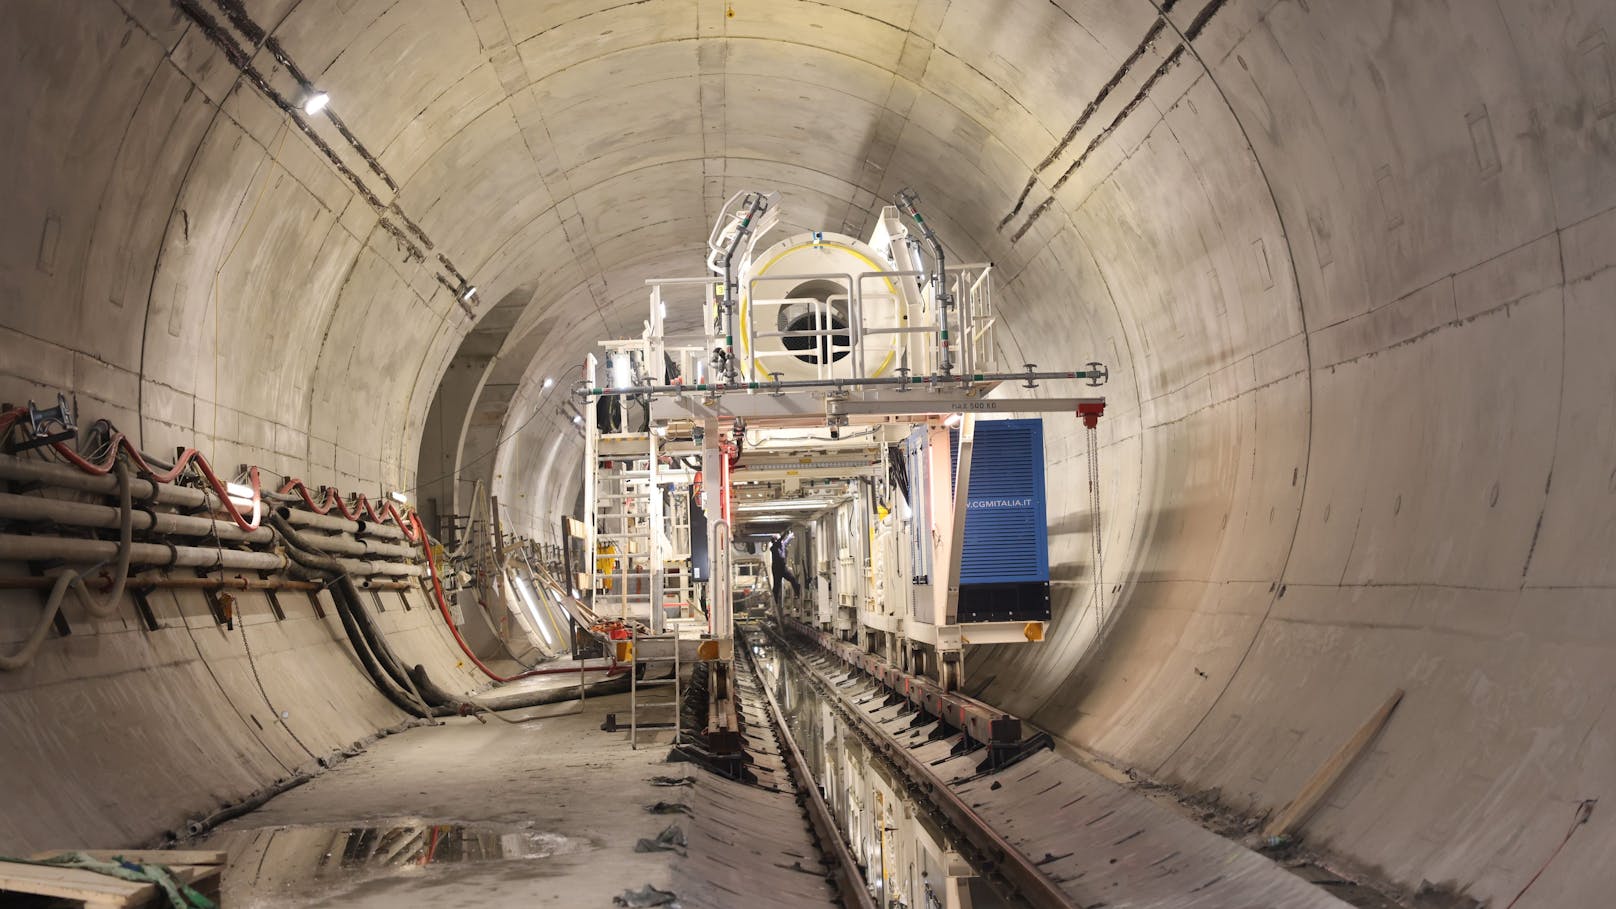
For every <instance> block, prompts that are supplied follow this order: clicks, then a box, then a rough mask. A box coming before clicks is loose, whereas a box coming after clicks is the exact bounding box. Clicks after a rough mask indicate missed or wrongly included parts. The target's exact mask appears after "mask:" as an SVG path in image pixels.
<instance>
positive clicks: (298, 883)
mask: <svg viewBox="0 0 1616 909" xmlns="http://www.w3.org/2000/svg"><path fill="white" fill-rule="evenodd" d="M202 848H207V849H219V850H225V851H228V852H229V853H230V864H229V867H228V868H227V870H226V871H225V875H224V887H223V893H222V896H223V898H224V905H226V906H230V907H232V909H234V907H238V906H241V907H260V906H262V907H268V906H287V905H300V906H321V905H330V906H356V905H363V904H368V903H370V902H372V901H374V903H375V904H376V905H390V906H395V907H396V906H399V905H403V904H402V903H400V902H399V898H400V897H401V896H405V895H411V897H412V898H413V899H421V898H423V890H424V889H430V888H434V887H440V886H443V887H447V886H453V885H455V884H456V883H458V882H460V881H463V880H464V879H465V878H466V876H467V875H468V874H472V875H476V876H478V877H480V878H486V877H487V876H489V875H498V874H501V873H506V872H508V873H509V874H510V875H512V876H520V875H527V876H540V875H544V874H545V873H546V871H545V870H544V869H543V868H542V866H541V867H534V866H532V865H531V864H529V863H532V862H535V861H538V860H541V859H551V858H555V857H557V856H565V855H568V854H571V853H577V852H583V851H586V850H589V849H592V848H593V845H592V844H591V843H589V842H588V841H586V840H579V839H573V838H570V837H566V836H562V835H561V834H558V833H551V832H548V831H541V830H533V829H528V828H524V827H520V826H512V827H498V826H471V825H466V824H454V823H445V824H440V823H432V822H428V821H421V820H415V819H408V820H399V821H395V822H383V823H367V824H364V825H348V824H342V825H329V826H306V827H305V826H298V827H264V828H258V829H252V830H228V831H224V832H221V833H219V834H217V835H215V836H213V837H210V838H209V839H208V841H207V842H206V843H205V844H202ZM409 904H410V905H414V904H415V903H413V902H411V903H409Z"/></svg>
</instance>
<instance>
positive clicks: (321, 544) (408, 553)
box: [299, 533, 415, 559]
mask: <svg viewBox="0 0 1616 909" xmlns="http://www.w3.org/2000/svg"><path fill="white" fill-rule="evenodd" d="M299 536H300V537H302V538H303V540H305V541H306V542H308V543H309V545H311V546H313V547H314V548H315V549H316V550H317V551H320V552H325V553H329V554H331V555H349V556H363V557H365V558H370V559H381V558H385V559H408V558H413V557H414V556H415V547H413V546H400V545H397V544H394V543H383V542H380V541H378V540H366V539H363V538H360V539H357V540H351V539H348V538H347V537H341V536H328V535H326V534H323V533H300V534H299Z"/></svg>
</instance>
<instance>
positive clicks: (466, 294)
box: [460, 284, 477, 303]
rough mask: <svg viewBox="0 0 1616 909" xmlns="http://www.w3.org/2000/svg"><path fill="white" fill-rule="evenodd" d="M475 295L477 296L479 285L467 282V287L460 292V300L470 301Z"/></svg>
mask: <svg viewBox="0 0 1616 909" xmlns="http://www.w3.org/2000/svg"><path fill="white" fill-rule="evenodd" d="M475 296H477V285H475V284H467V285H466V289H465V290H462V291H461V292H460V300H461V302H463V303H470V302H471V298H472V297H475Z"/></svg>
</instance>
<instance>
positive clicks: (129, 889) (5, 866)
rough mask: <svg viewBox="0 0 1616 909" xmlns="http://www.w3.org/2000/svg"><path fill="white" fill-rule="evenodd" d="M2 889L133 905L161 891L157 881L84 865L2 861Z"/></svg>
mask: <svg viewBox="0 0 1616 909" xmlns="http://www.w3.org/2000/svg"><path fill="white" fill-rule="evenodd" d="M0 890H10V891H12V892H14V893H32V894H37V895H40V896H56V897H61V898H63V899H70V900H82V901H84V902H88V903H95V904H98V905H109V906H130V905H139V904H140V903H142V902H144V901H146V900H149V899H151V898H152V897H153V896H155V895H156V894H157V885H156V884H142V883H137V882H135V881H126V880H122V879H121V878H115V877H108V876H107V875H105V874H97V873H95V872H94V871H85V870H83V869H81V868H54V867H47V866H45V865H23V864H19V863H16V862H0Z"/></svg>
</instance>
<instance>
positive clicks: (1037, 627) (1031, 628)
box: [1021, 622, 1044, 641]
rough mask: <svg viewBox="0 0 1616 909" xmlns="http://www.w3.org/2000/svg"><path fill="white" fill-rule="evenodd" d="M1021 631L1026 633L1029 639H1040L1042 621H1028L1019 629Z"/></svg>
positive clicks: (1042, 628)
mask: <svg viewBox="0 0 1616 909" xmlns="http://www.w3.org/2000/svg"><path fill="white" fill-rule="evenodd" d="M1021 633H1022V634H1024V635H1026V636H1027V640H1029V641H1042V640H1043V639H1044V623H1043V622H1028V623H1027V627H1025V628H1023V629H1021Z"/></svg>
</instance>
